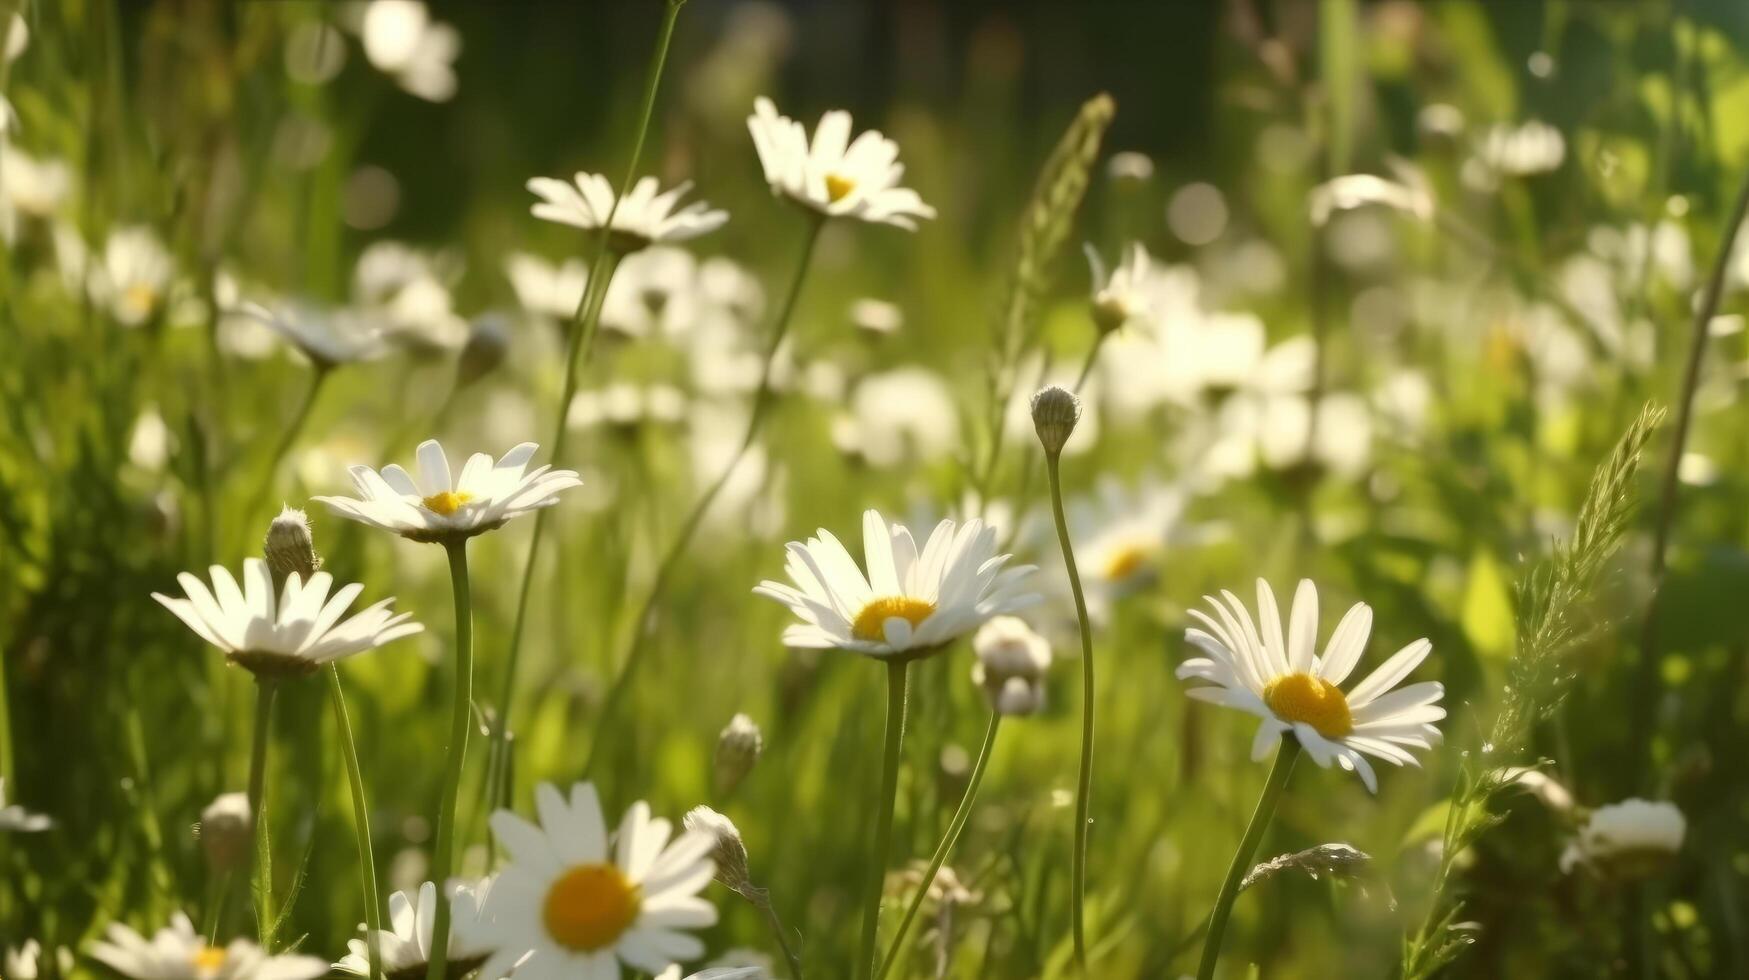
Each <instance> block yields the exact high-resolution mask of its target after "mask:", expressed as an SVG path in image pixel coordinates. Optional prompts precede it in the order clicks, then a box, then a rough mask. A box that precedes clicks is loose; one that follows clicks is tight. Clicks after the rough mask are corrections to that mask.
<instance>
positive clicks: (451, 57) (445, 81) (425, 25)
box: [359, 0, 462, 102]
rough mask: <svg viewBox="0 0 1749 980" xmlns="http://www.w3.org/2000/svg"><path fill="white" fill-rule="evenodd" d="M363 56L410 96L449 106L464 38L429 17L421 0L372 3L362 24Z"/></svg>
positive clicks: (360, 30)
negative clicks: (456, 64)
mask: <svg viewBox="0 0 1749 980" xmlns="http://www.w3.org/2000/svg"><path fill="white" fill-rule="evenodd" d="M359 33H360V35H361V36H362V40H363V41H364V56H365V57H366V58H367V59H369V60H370V63H371V65H372V66H374V67H375V68H376V69H377V70H379V71H382V72H384V73H385V74H387V75H389V76H391V77H392V78H394V79H395V82H396V84H398V85H400V86H401V88H402V89H403V90H405V91H406V92H407V93H409V94H411V95H415V96H418V97H419V98H421V99H424V100H425V101H427V102H448V101H449V100H450V99H451V98H452V97H453V96H454V95H455V90H456V77H455V67H454V64H455V59H456V55H458V54H460V53H461V48H462V36H461V32H460V31H457V30H456V29H455V28H454V27H453V26H451V25H449V24H443V23H438V22H436V21H433V20H432V19H431V12H430V11H429V10H428V9H426V6H425V4H424V3H422V2H420V0H371V3H370V4H369V6H367V7H366V8H365V11H364V17H363V19H362V21H361V22H360V24H359Z"/></svg>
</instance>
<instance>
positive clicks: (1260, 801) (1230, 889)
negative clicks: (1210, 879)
mask: <svg viewBox="0 0 1749 980" xmlns="http://www.w3.org/2000/svg"><path fill="white" fill-rule="evenodd" d="M1299 757H1300V742H1299V739H1296V738H1291V737H1289V738H1284V739H1282V742H1281V748H1280V749H1279V750H1277V751H1276V753H1275V765H1273V766H1271V767H1270V769H1269V779H1268V781H1266V782H1265V783H1264V784H1263V795H1262V796H1260V797H1258V798H1257V809H1256V811H1254V812H1253V813H1252V814H1251V823H1250V825H1249V826H1247V827H1246V828H1245V836H1244V837H1242V838H1240V840H1239V849H1238V850H1237V851H1234V852H1233V863H1232V865H1231V866H1230V867H1228V868H1227V879H1226V880H1225V881H1223V882H1221V893H1220V895H1219V896H1218V897H1216V899H1215V910H1214V912H1213V913H1211V914H1210V915H1209V925H1208V936H1207V937H1206V938H1205V939H1203V941H1202V962H1201V963H1200V964H1199V965H1198V966H1197V968H1196V977H1197V980H1210V978H1211V977H1213V976H1214V975H1215V962H1216V961H1217V960H1219V959H1220V958H1221V936H1222V935H1223V934H1225V933H1226V931H1227V919H1228V917H1229V916H1231V915H1232V914H1233V900H1234V899H1236V898H1238V897H1239V881H1240V879H1242V878H1244V877H1245V872H1247V871H1249V870H1251V859H1252V858H1253V857H1255V856H1256V855H1257V845H1259V844H1261V843H1263V832H1264V831H1265V830H1268V829H1269V821H1270V820H1271V819H1272V818H1273V817H1274V816H1275V805H1276V803H1277V802H1278V801H1280V799H1281V791H1282V790H1283V789H1284V788H1286V786H1287V777H1288V774H1290V773H1292V772H1293V768H1294V762H1295V760H1297V759H1299Z"/></svg>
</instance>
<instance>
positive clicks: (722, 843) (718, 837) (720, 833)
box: [681, 806, 754, 896]
mask: <svg viewBox="0 0 1749 980" xmlns="http://www.w3.org/2000/svg"><path fill="white" fill-rule="evenodd" d="M681 823H682V824H684V825H685V827H686V829H687V830H693V831H698V832H699V833H702V834H709V835H710V836H711V838H712V839H713V840H715V841H716V846H715V847H713V848H712V849H711V859H712V860H714V861H715V862H716V865H717V880H718V881H720V882H722V883H723V885H724V887H726V888H728V889H729V890H730V891H733V892H736V893H738V894H740V895H743V896H750V894H751V893H752V892H753V891H754V888H753V877H752V874H751V873H750V872H749V871H748V870H747V845H746V844H745V843H744V842H742V840H741V831H740V830H739V829H738V828H737V827H736V826H735V822H734V821H733V820H730V819H729V818H728V817H726V816H723V815H722V814H721V813H718V812H717V811H715V810H713V809H711V808H710V807H708V806H695V807H693V808H692V809H691V810H688V811H687V813H686V817H685V818H684V819H683V820H682V821H681Z"/></svg>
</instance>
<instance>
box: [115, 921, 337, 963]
mask: <svg viewBox="0 0 1749 980" xmlns="http://www.w3.org/2000/svg"><path fill="white" fill-rule="evenodd" d="M90 952H91V958H92V959H94V960H96V961H97V962H99V963H102V964H103V965H104V966H107V967H109V968H110V969H112V970H114V971H115V972H117V973H119V974H121V975H122V976H124V977H132V978H134V980H314V978H316V977H320V976H326V975H327V973H328V961H327V960H322V959H317V958H316V957H314V956H298V955H293V954H285V955H281V956H270V955H268V954H267V953H265V952H263V951H262V950H261V948H260V947H258V946H256V945H255V944H254V943H252V942H250V941H248V940H247V939H234V940H232V941H231V944H230V945H229V946H223V947H220V946H208V945H207V943H206V940H205V939H203V938H202V937H201V935H200V933H198V932H195V931H194V924H193V923H191V922H189V921H188V916H186V915H183V914H182V913H181V912H178V913H176V914H175V915H173V916H171V917H170V924H169V925H168V926H165V927H164V928H162V929H159V930H158V931H157V933H156V934H154V935H153V936H152V938H151V939H147V938H146V937H144V936H142V935H140V934H139V933H137V932H135V931H133V930H132V929H129V928H128V927H127V926H124V925H122V924H121V923H119V922H114V923H111V924H110V926H109V929H108V930H107V931H106V932H105V933H104V939H102V940H99V941H97V942H94V943H92V944H91V950H90Z"/></svg>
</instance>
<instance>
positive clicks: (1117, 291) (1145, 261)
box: [1085, 242, 1154, 333]
mask: <svg viewBox="0 0 1749 980" xmlns="http://www.w3.org/2000/svg"><path fill="white" fill-rule="evenodd" d="M1085 248H1086V252H1087V266H1088V269H1089V270H1090V271H1091V272H1092V275H1093V322H1094V324H1095V325H1097V326H1098V327H1099V329H1100V332H1102V333H1106V332H1110V331H1112V330H1116V329H1118V328H1119V327H1121V326H1123V325H1124V324H1126V323H1129V322H1130V321H1131V320H1135V319H1138V318H1140V317H1145V316H1147V315H1148V313H1149V312H1150V309H1151V306H1152V303H1151V302H1150V300H1149V294H1150V292H1151V291H1152V289H1153V283H1152V278H1153V271H1154V260H1153V259H1151V258H1149V256H1148V250H1147V249H1146V248H1144V247H1143V246H1142V243H1141V242H1131V243H1130V247H1129V248H1127V249H1125V250H1124V258H1123V262H1122V264H1120V265H1119V266H1118V267H1117V268H1115V269H1112V270H1111V271H1109V272H1107V271H1106V268H1105V262H1104V260H1103V259H1101V258H1100V257H1099V253H1098V252H1097V251H1095V250H1094V248H1093V246H1092V245H1087V246H1085Z"/></svg>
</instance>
